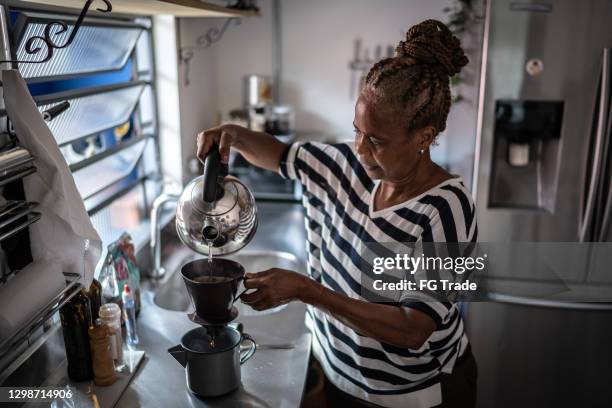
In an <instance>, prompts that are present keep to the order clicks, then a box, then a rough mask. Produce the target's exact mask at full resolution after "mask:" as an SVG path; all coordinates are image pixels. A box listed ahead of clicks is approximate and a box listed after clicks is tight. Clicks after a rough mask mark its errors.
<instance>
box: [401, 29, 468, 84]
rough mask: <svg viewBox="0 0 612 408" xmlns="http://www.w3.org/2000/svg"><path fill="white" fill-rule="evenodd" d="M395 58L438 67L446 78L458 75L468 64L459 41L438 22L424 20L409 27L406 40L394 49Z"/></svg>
mask: <svg viewBox="0 0 612 408" xmlns="http://www.w3.org/2000/svg"><path fill="white" fill-rule="evenodd" d="M395 56H396V58H411V59H414V60H416V61H417V62H418V63H419V62H420V63H424V64H428V65H435V66H438V67H439V68H440V69H441V70H442V72H444V73H445V74H446V75H448V76H453V75H455V74H458V73H459V71H461V68H463V67H464V66H466V65H467V63H468V58H467V57H466V56H465V53H464V52H463V49H462V48H461V43H460V42H459V39H458V38H457V37H456V36H454V35H453V33H451V31H450V30H449V29H448V27H447V26H446V25H445V24H444V23H442V22H441V21H438V20H425V21H423V22H421V23H419V24H417V25H415V26H413V27H411V28H410V30H408V32H407V33H406V40H405V41H400V42H399V44H398V45H397V47H396V48H395Z"/></svg>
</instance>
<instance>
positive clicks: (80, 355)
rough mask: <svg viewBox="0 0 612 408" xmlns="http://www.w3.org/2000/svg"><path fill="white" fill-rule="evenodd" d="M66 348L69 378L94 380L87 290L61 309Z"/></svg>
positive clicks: (83, 290)
mask: <svg viewBox="0 0 612 408" xmlns="http://www.w3.org/2000/svg"><path fill="white" fill-rule="evenodd" d="M60 319H61V321H62V331H63V333H64V346H65V347H66V358H67V360H68V377H70V379H71V380H73V381H89V380H91V379H92V378H93V370H92V367H91V353H90V350H89V334H88V328H89V298H88V297H87V294H86V293H85V289H81V290H80V291H79V293H77V294H76V295H74V296H73V297H72V299H70V300H69V301H68V302H67V303H66V304H65V305H64V306H62V308H61V309H60Z"/></svg>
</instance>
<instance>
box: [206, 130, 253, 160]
mask: <svg viewBox="0 0 612 408" xmlns="http://www.w3.org/2000/svg"><path fill="white" fill-rule="evenodd" d="M246 130H247V129H246V128H243V127H241V126H238V125H232V124H227V125H221V126H217V127H214V128H210V129H207V130H204V131H202V132H200V133H198V139H197V146H198V150H197V153H196V155H197V157H198V159H200V160H201V161H202V162H203V161H204V159H205V158H206V155H207V154H208V151H209V150H210V148H211V147H212V145H213V144H215V143H216V144H218V145H219V153H220V154H221V161H222V162H223V163H227V162H228V161H229V152H230V147H231V146H235V145H236V143H237V140H238V138H239V137H240V135H241V134H242V133H243V132H244V131H246Z"/></svg>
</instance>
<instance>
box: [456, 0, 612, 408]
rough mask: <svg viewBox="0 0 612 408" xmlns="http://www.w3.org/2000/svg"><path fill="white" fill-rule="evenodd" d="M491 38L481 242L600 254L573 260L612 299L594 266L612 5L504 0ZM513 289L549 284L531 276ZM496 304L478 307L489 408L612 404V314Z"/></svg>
mask: <svg viewBox="0 0 612 408" xmlns="http://www.w3.org/2000/svg"><path fill="white" fill-rule="evenodd" d="M484 31H485V35H484V42H483V50H482V52H483V59H482V66H481V78H480V91H479V92H480V94H479V110H478V120H477V122H478V128H477V144H476V160H475V168H474V175H475V177H474V182H473V186H472V192H473V194H474V196H475V200H476V214H477V220H478V228H479V241H480V242H487V243H508V244H511V243H516V242H519V243H553V244H555V243H558V244H559V245H568V243H570V244H571V243H579V242H584V243H588V242H598V243H599V244H598V246H597V245H596V246H594V247H593V248H591V247H589V246H588V245H585V248H586V247H588V250H587V251H586V252H585V254H584V259H583V258H580V257H578V258H576V257H572V258H571V259H568V260H567V261H568V262H573V263H574V264H575V265H577V267H576V268H575V270H576V271H577V274H578V275H579V276H577V278H578V279H584V280H585V282H587V281H588V284H590V285H592V286H593V287H597V288H599V289H602V288H603V289H604V290H607V289H608V288H612V267H610V268H609V271H605V270H604V269H605V268H604V269H602V265H595V262H593V259H594V258H593V256H594V252H595V251H606V248H610V247H609V246H606V245H607V244H606V243H608V242H610V241H612V221H611V211H612V210H611V207H612V190H611V186H610V185H611V182H612V174H611V170H610V169H611V166H612V144H611V143H612V142H611V140H610V139H611V133H612V132H611V129H612V111H611V110H612V104H611V95H612V1H610V0H584V1H582V0H581V1H575V0H548V1H542V0H539V1H510V0H491V1H487V4H486V16H485V30H484ZM510 246H511V245H509V247H510ZM516 255H517V256H520V254H516ZM596 268H597V272H596V273H595V272H594V270H595V269H596ZM602 270H604V272H602ZM506 278H507V280H508V281H512V282H513V285H523V286H525V287H531V286H534V285H545V284H546V279H543V278H542V276H537V273H536V274H533V273H525V271H523V270H515V271H513V272H512V273H510V274H509V276H507V277H506ZM498 288H502V289H503V285H499V286H498ZM489 295H490V297H489V300H490V301H489V302H472V303H470V304H467V305H465V306H467V307H466V313H465V320H466V326H467V330H468V335H469V338H470V341H471V343H472V347H473V350H474V355H475V358H476V361H477V364H478V369H479V380H478V406H479V407H497V408H501V407H516V406H520V407H576V406H580V407H582V406H588V407H609V406H612V390H611V389H610V384H612V373H611V369H610V366H611V365H612V307H611V304H610V303H606V302H588V303H577V302H569V301H567V302H565V301H562V300H550V299H547V298H546V299H545V298H538V297H537V296H516V295H514V294H511V293H504V292H503V290H501V291H498V292H496V293H490V294H489Z"/></svg>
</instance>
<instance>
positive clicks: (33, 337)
mask: <svg viewBox="0 0 612 408" xmlns="http://www.w3.org/2000/svg"><path fill="white" fill-rule="evenodd" d="M33 162H34V157H33V156H32V155H31V154H30V153H29V152H28V151H27V150H26V149H24V148H22V147H19V146H16V145H15V146H13V147H11V148H9V149H7V150H4V151H2V152H0V187H3V186H6V185H8V184H9V183H12V182H17V181H19V180H20V179H22V178H24V177H26V176H29V175H30V174H33V173H35V172H36V167H35V166H34V163H33ZM37 208H38V203H35V202H28V201H25V200H9V201H6V202H5V204H4V205H3V206H2V208H0V242H3V241H5V240H8V239H10V238H12V237H14V236H15V235H16V234H18V233H19V232H21V231H23V230H25V229H26V228H28V227H29V226H30V225H32V224H33V223H35V222H36V221H38V220H39V219H40V218H41V214H40V213H39V212H37V211H35V210H36V209H37ZM18 273H19V270H9V271H8V272H4V273H3V274H2V275H1V276H0V285H2V284H3V283H4V282H6V281H7V280H8V279H10V278H11V277H12V275H15V274H18ZM64 277H65V279H66V287H65V288H64V289H63V290H62V291H61V292H60V293H58V294H57V295H55V296H54V297H53V299H51V300H49V302H48V303H47V304H46V305H45V307H44V308H42V309H41V310H39V311H38V313H36V314H35V315H34V316H32V317H31V318H29V319H28V320H27V321H26V322H25V323H24V324H23V325H22V326H21V327H19V328H18V329H16V330H15V331H14V332H13V333H12V334H11V335H10V336H9V337H7V338H6V339H4V340H3V341H2V342H1V343H0V383H2V382H4V381H5V380H6V379H7V378H8V377H9V376H10V375H11V374H12V373H13V372H14V371H15V370H16V369H17V368H18V367H19V366H20V365H21V364H22V363H23V362H24V361H26V360H27V359H28V358H29V357H30V356H31V355H32V354H33V353H34V352H35V351H36V350H38V349H39V348H40V346H41V345H42V344H44V343H45V341H46V340H47V339H48V338H49V337H50V336H51V335H53V334H54V333H55V331H56V330H57V329H58V328H59V326H60V325H59V324H54V323H53V321H52V318H53V316H54V315H55V314H56V313H57V311H59V309H60V308H61V307H62V306H64V305H65V304H66V303H67V302H68V301H69V300H70V299H71V298H72V297H73V296H74V295H76V294H77V293H78V291H79V290H80V289H81V284H80V283H79V278H80V275H79V274H78V273H64Z"/></svg>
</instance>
